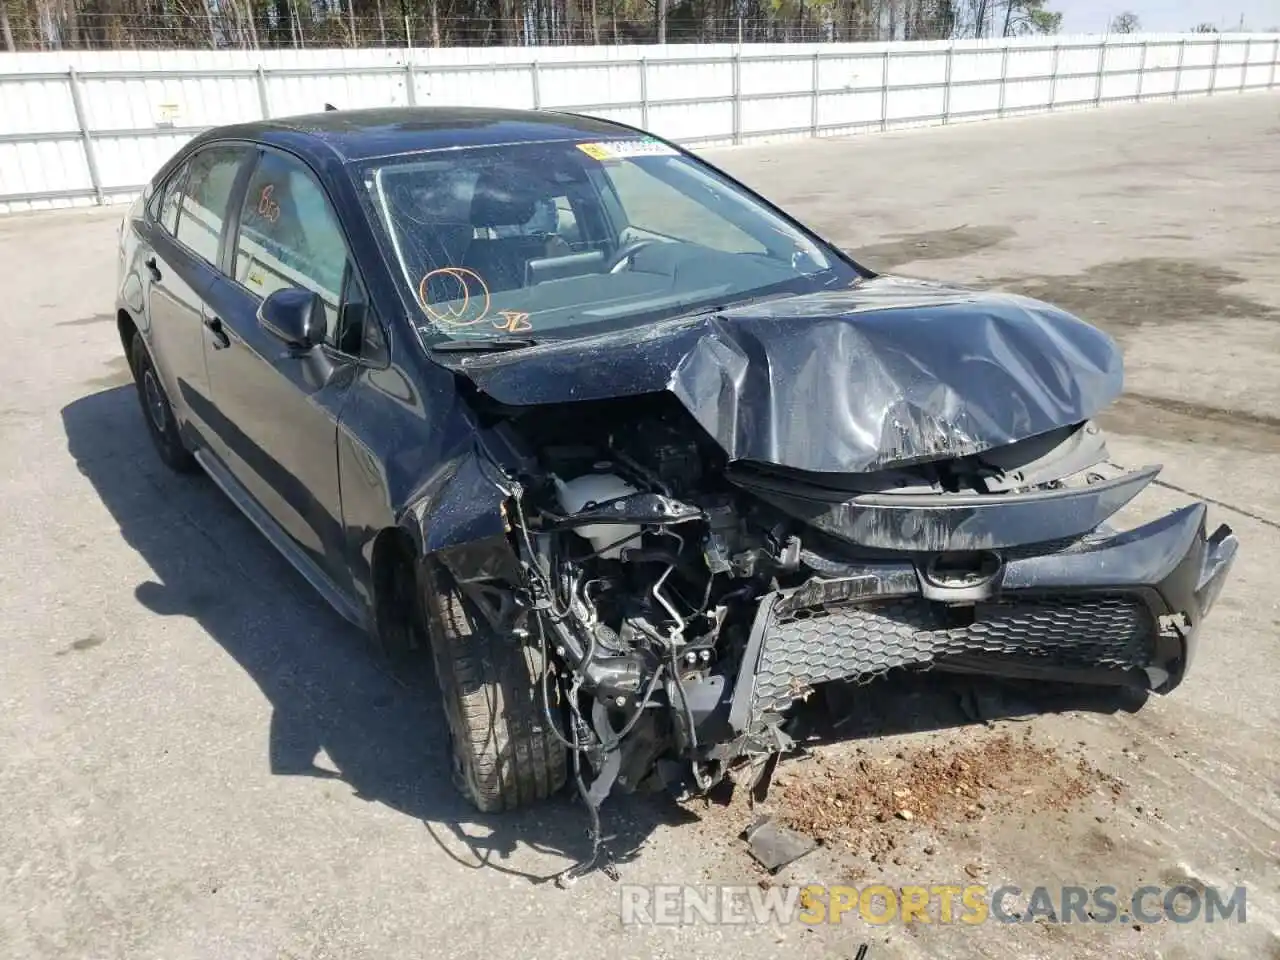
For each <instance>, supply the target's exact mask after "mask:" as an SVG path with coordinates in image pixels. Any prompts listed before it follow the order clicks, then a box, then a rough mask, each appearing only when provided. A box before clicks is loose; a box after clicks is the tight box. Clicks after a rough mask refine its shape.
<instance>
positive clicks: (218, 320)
mask: <svg viewBox="0 0 1280 960" xmlns="http://www.w3.org/2000/svg"><path fill="white" fill-rule="evenodd" d="M234 229H235V233H234V238H233V241H232V242H231V243H229V244H228V250H227V259H226V261H225V263H224V266H225V271H224V272H223V273H222V274H220V275H219V277H218V278H217V279H216V280H215V281H214V284H213V287H212V289H211V290H210V293H209V295H208V304H207V307H208V310H209V315H208V316H207V317H206V329H208V330H209V334H208V336H209V342H208V343H207V345H206V346H207V349H206V358H207V361H206V362H207V368H208V376H209V386H210V391H211V393H212V395H213V400H214V405H215V407H216V408H217V410H218V413H219V418H218V421H219V422H218V424H217V430H216V433H217V436H218V448H219V449H218V451H217V452H218V455H219V456H220V458H221V459H222V460H223V462H224V464H225V466H226V468H227V470H228V472H230V473H231V474H232V476H233V477H234V478H235V480H236V481H238V485H239V486H241V487H242V488H243V489H244V491H245V492H246V493H247V494H248V495H249V496H250V497H251V498H252V499H253V500H254V501H255V502H256V504H257V506H258V507H260V508H261V510H262V511H263V512H265V513H266V514H267V515H268V516H269V517H270V518H271V520H273V521H274V526H276V527H278V532H279V533H282V534H283V535H284V536H285V537H287V539H288V541H289V543H288V544H284V545H283V546H286V547H287V546H292V547H294V548H296V550H297V551H298V552H300V553H301V554H302V555H303V556H304V557H305V558H306V559H309V560H310V561H312V564H313V565H314V566H315V567H316V568H318V569H319V571H321V572H322V573H323V574H324V575H325V576H326V577H327V578H328V579H329V580H330V581H331V584H329V585H325V584H321V586H332V587H336V588H338V590H339V592H341V593H347V592H349V591H350V588H351V582H350V572H349V569H348V565H347V563H346V556H345V543H346V539H345V536H344V532H343V527H342V502H341V494H340V491H339V487H338V466H337V436H338V418H339V415H340V413H341V411H342V406H343V403H344V401H345V400H346V397H347V394H348V391H349V389H350V386H351V384H352V382H353V379H354V376H355V373H356V370H357V357H356V356H354V355H353V352H352V349H354V353H356V354H358V352H359V342H360V340H359V331H358V330H355V331H354V334H355V335H354V338H353V337H352V336H351V334H352V330H351V329H350V328H351V327H352V324H351V323H347V324H346V329H344V320H348V319H349V318H351V317H355V316H363V310H364V305H365V298H364V294H363V286H362V284H361V282H360V279H359V276H358V275H357V273H356V272H355V269H354V265H353V264H352V262H351V258H350V257H349V255H348V250H347V246H346V241H345V238H344V235H343V232H342V229H341V227H340V226H339V223H338V219H337V216H336V215H335V213H334V211H333V207H332V205H331V204H330V202H329V199H328V197H327V195H326V194H325V191H324V188H323V187H322V186H321V185H320V183H319V181H318V180H317V179H316V177H315V176H314V174H313V173H312V172H311V170H310V169H309V168H307V167H306V166H305V165H304V164H303V163H302V162H301V161H299V160H298V159H296V158H295V157H293V156H290V155H288V154H284V153H281V152H277V151H274V150H270V149H266V148H263V149H262V150H261V152H260V155H259V157H258V159H257V165H256V167H255V169H254V170H253V173H252V174H251V175H250V177H249V178H248V185H247V187H246V189H245V193H244V198H243V202H242V203H241V204H240V206H239V211H238V216H237V219H236V220H235V222H234ZM284 287H303V288H306V289H308V290H312V291H314V292H315V293H318V294H319V295H320V297H321V299H322V300H323V301H324V303H325V307H326V314H327V319H328V330H327V333H326V337H325V342H324V343H322V344H318V345H316V346H314V347H312V348H311V349H308V350H298V349H296V348H292V347H289V346H287V345H286V344H285V343H283V342H282V341H281V340H278V339H276V337H275V336H273V335H272V334H269V333H267V331H266V330H264V329H263V328H262V326H261V325H260V324H259V323H258V319H257V311H258V307H259V306H260V305H261V303H262V301H263V299H265V298H266V297H267V296H269V295H270V294H271V293H272V292H273V291H275V290H278V289H281V288H284ZM353 339H354V344H355V346H354V348H352V345H351V343H352V340H353ZM344 348H346V349H344ZM266 532H267V533H268V534H269V535H271V534H273V533H275V532H277V531H272V530H269V529H268V530H267V531H266ZM304 572H306V571H304Z"/></svg>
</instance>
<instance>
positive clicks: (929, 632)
mask: <svg viewBox="0 0 1280 960" xmlns="http://www.w3.org/2000/svg"><path fill="white" fill-rule="evenodd" d="M769 617H770V621H771V622H769V623H767V624H766V626H765V633H764V638H763V641H762V649H761V652H760V659H759V665H758V669H757V673H756V678H755V688H754V689H755V696H754V702H753V705H752V707H753V709H752V714H753V719H758V718H760V717H762V716H764V715H765V714H767V713H770V712H773V713H777V712H780V711H782V710H785V709H786V708H787V707H788V706H790V704H791V702H792V701H793V700H795V699H796V698H797V697H799V696H801V695H803V693H804V692H805V690H806V689H807V688H808V687H811V686H813V685H815V684H819V683H825V682H828V681H831V680H853V681H857V682H860V683H865V682H868V681H870V680H873V679H875V678H876V677H878V676H880V675H881V674H883V673H885V672H886V671H887V670H891V669H893V668H894V667H907V666H914V667H927V666H929V665H930V664H932V663H933V662H934V661H935V660H937V659H940V658H942V657H947V656H956V655H960V654H987V655H999V656H1007V657H1011V658H1016V659H1018V660H1019V661H1021V662H1024V663H1026V662H1030V663H1036V664H1042V665H1045V666H1062V667H1108V666H1113V667H1145V666H1147V665H1148V663H1149V662H1150V657H1151V652H1152V648H1153V643H1154V639H1155V635H1156V627H1155V623H1154V621H1153V620H1152V618H1151V615H1150V613H1149V611H1148V610H1147V608H1146V606H1145V605H1144V604H1143V603H1141V601H1139V600H1138V599H1136V598H1134V597H1126V596H1114V595H1106V594H1089V595H1082V596H1055V597H1046V598H1037V599H1023V600H1017V601H1011V602H998V603H988V604H978V605H977V607H976V610H975V617H974V621H973V622H972V623H969V624H966V625H964V626H948V623H947V608H946V607H944V606H942V605H940V604H937V603H932V602H930V601H928V600H925V599H923V598H920V597H911V598H903V599H895V600H884V601H879V602H876V603H870V604H858V605H854V604H847V605H841V606H819V607H808V608H801V609H799V610H795V611H790V612H788V613H785V614H776V613H770V614H769Z"/></svg>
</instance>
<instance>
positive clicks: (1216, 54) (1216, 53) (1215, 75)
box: [1208, 34, 1222, 97]
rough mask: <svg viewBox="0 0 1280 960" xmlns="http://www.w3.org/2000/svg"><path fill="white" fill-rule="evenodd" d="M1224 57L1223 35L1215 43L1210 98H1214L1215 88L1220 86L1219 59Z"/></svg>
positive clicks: (1210, 78) (1210, 74)
mask: <svg viewBox="0 0 1280 960" xmlns="http://www.w3.org/2000/svg"><path fill="white" fill-rule="evenodd" d="M1221 55H1222V34H1218V39H1216V40H1214V41H1213V69H1212V70H1210V71H1209V91H1208V96H1210V97H1212V96H1213V91H1214V88H1215V87H1216V86H1217V85H1218V57H1220V56H1221Z"/></svg>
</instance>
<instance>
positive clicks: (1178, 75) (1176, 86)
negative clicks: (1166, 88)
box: [1173, 40, 1187, 100]
mask: <svg viewBox="0 0 1280 960" xmlns="http://www.w3.org/2000/svg"><path fill="white" fill-rule="evenodd" d="M1186 56H1187V41H1185V40H1179V41H1178V66H1177V69H1176V70H1175V71H1174V74H1173V99H1175V100H1177V99H1178V94H1179V93H1181V92H1182V63H1183V61H1184V60H1185V59H1186Z"/></svg>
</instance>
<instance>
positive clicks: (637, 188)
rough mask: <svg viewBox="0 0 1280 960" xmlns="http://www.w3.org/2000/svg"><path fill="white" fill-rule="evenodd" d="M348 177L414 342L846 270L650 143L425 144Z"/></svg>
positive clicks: (843, 278) (611, 314)
mask: <svg viewBox="0 0 1280 960" xmlns="http://www.w3.org/2000/svg"><path fill="white" fill-rule="evenodd" d="M364 183H365V187H366V189H367V190H368V191H369V193H370V197H371V199H372V202H373V205H374V207H375V209H376V210H377V214H378V217H379V219H380V220H381V222H382V225H383V227H384V228H385V230H386V233H387V241H388V246H389V248H390V250H389V254H390V256H391V257H392V258H393V260H394V262H395V264H396V265H397V266H398V268H399V269H398V271H397V272H398V273H399V274H400V276H401V277H402V279H403V282H404V284H405V288H406V292H407V294H408V295H409V297H410V298H411V299H412V300H413V301H415V302H416V303H417V305H418V307H419V308H420V310H421V323H420V327H421V329H422V332H423V334H424V337H426V338H427V339H429V340H436V341H438V340H439V339H440V336H441V335H443V336H445V337H448V338H450V339H457V340H471V339H473V338H484V340H485V341H492V340H494V339H495V338H505V337H511V338H514V339H516V340H520V341H526V342H527V341H528V340H529V339H542V338H543V337H544V336H545V337H546V338H547V339H557V338H563V337H566V336H574V335H580V334H588V333H598V332H602V331H606V330H610V329H618V328H621V327H627V326H634V325H636V324H638V323H646V322H651V321H654V320H659V319H663V318H666V317H671V316H677V315H679V314H682V313H688V312H693V311H696V310H699V309H712V308H721V307H725V306H728V305H731V304H734V303H741V302H743V301H746V300H751V299H755V298H758V297H762V296H770V295H776V294H783V293H806V292H810V291H813V290H818V289H822V288H824V287H827V286H833V285H836V284H847V283H849V282H850V281H851V280H853V279H855V278H856V277H857V274H856V272H855V271H854V269H853V268H852V267H850V266H849V265H848V264H847V263H845V262H844V261H843V260H841V259H840V258H839V257H837V256H836V255H835V254H834V253H833V252H832V251H830V250H829V249H828V248H826V247H824V246H822V245H821V244H820V243H819V242H817V241H815V240H814V239H812V238H810V237H809V236H807V235H806V234H804V233H802V232H801V231H800V230H798V229H797V228H795V227H794V226H792V225H791V224H789V223H788V222H787V221H785V220H783V219H782V218H781V217H779V216H777V215H776V214H774V213H772V212H771V211H770V210H768V209H767V208H766V207H764V206H763V205H762V204H760V203H759V202H758V201H756V200H754V199H753V198H752V197H750V196H749V195H747V194H746V193H744V192H743V191H742V190H740V189H738V188H736V187H734V186H733V185H732V184H730V183H729V182H727V181H726V180H725V179H723V178H722V177H720V176H718V175H717V174H716V173H715V172H714V171H712V170H710V169H708V168H707V167H705V166H704V165H702V164H700V163H698V162H697V161H695V160H692V159H690V158H688V157H686V156H684V155H682V154H681V153H679V152H678V151H677V150H675V149H674V148H672V147H669V146H667V145H666V144H663V143H661V142H659V141H656V140H650V139H640V138H637V139H634V140H627V139H613V140H604V141H598V142H566V141H558V142H551V143H528V144H518V145H515V146H506V147H499V148H477V149H467V150H444V151H435V152H431V153H423V154H416V155H413V156H410V157H407V158H397V159H396V160H394V161H392V162H384V161H380V162H379V164H378V165H376V166H372V167H369V168H367V169H366V170H365V171H364Z"/></svg>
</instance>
